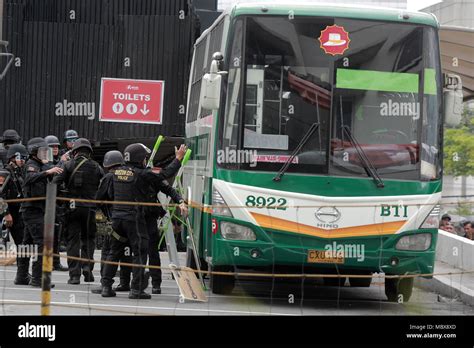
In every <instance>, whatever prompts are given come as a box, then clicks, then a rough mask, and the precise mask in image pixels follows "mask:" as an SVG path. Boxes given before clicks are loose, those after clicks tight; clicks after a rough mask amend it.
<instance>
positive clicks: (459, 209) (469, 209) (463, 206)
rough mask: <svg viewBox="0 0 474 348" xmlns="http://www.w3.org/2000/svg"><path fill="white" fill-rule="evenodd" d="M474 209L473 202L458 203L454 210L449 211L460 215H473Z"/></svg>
mask: <svg viewBox="0 0 474 348" xmlns="http://www.w3.org/2000/svg"><path fill="white" fill-rule="evenodd" d="M473 211H474V210H473V206H472V204H471V203H458V204H457V205H456V206H455V207H454V209H453V210H450V211H449V213H450V214H454V215H459V216H471V215H472V213H473Z"/></svg>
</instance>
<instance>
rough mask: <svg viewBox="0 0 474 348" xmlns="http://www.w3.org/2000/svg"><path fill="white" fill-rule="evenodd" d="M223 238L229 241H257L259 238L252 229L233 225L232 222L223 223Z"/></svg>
mask: <svg viewBox="0 0 474 348" xmlns="http://www.w3.org/2000/svg"><path fill="white" fill-rule="evenodd" d="M221 234H222V237H224V238H225V239H229V240H256V239H257V236H255V233H254V232H253V231H252V229H250V228H248V227H245V226H242V225H237V224H233V223H232V222H225V221H224V222H221Z"/></svg>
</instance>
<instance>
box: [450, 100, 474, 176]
mask: <svg viewBox="0 0 474 348" xmlns="http://www.w3.org/2000/svg"><path fill="white" fill-rule="evenodd" d="M472 113H473V112H472V110H469V109H468V108H467V107H465V108H464V112H463V122H462V125H461V127H460V128H452V129H445V133H444V172H445V174H448V175H454V176H464V175H466V176H467V175H474V118H473V117H472Z"/></svg>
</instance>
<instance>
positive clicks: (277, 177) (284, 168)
mask: <svg viewBox="0 0 474 348" xmlns="http://www.w3.org/2000/svg"><path fill="white" fill-rule="evenodd" d="M318 128H319V123H317V122H315V123H313V124H312V125H311V127H309V129H308V131H307V132H306V134H305V135H304V137H303V138H302V139H301V141H300V142H299V144H298V146H296V148H295V150H294V151H293V153H292V154H291V156H290V157H289V158H288V159H287V160H286V162H285V164H283V166H282V167H281V169H280V171H279V172H278V174H277V175H275V177H274V178H273V181H280V180H281V177H282V176H283V175H284V174H285V173H286V171H287V170H288V167H289V166H290V164H291V162H293V159H294V158H295V157H296V155H297V154H298V153H299V152H300V151H301V149H302V148H303V146H304V145H305V144H306V143H307V142H308V140H309V138H311V136H312V135H313V133H314V132H315V131H316V130H317V129H318Z"/></svg>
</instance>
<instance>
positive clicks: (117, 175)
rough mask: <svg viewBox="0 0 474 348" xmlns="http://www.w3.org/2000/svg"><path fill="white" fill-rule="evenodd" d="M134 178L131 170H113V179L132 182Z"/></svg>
mask: <svg viewBox="0 0 474 348" xmlns="http://www.w3.org/2000/svg"><path fill="white" fill-rule="evenodd" d="M134 178H135V173H134V172H133V170H129V169H117V170H115V172H114V179H115V180H117V181H122V182H132V181H133V179H134Z"/></svg>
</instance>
